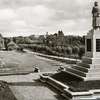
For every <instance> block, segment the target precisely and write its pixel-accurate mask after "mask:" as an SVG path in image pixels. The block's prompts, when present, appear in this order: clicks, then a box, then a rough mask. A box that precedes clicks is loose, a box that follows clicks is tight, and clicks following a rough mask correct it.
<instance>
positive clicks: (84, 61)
mask: <svg viewBox="0 0 100 100" xmlns="http://www.w3.org/2000/svg"><path fill="white" fill-rule="evenodd" d="M82 62H83V63H85V64H92V58H88V57H83V58H82Z"/></svg>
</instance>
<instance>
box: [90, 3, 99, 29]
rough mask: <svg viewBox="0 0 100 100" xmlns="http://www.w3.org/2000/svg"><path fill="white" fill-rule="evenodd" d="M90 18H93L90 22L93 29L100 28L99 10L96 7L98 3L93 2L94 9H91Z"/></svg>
mask: <svg viewBox="0 0 100 100" xmlns="http://www.w3.org/2000/svg"><path fill="white" fill-rule="evenodd" d="M92 16H93V21H92V26H93V29H97V28H100V8H99V6H98V2H94V7H93V9H92Z"/></svg>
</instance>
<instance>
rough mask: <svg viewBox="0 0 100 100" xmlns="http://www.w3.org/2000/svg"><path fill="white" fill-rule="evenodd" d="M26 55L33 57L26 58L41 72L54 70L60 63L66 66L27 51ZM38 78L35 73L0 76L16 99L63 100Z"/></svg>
mask: <svg viewBox="0 0 100 100" xmlns="http://www.w3.org/2000/svg"><path fill="white" fill-rule="evenodd" d="M28 55H30V57H34V58H33V60H32V59H31V62H30V59H29V58H28V59H29V62H30V63H32V64H34V65H37V66H38V67H39V68H40V71H41V72H51V71H55V70H56V69H57V68H58V67H59V66H60V65H63V66H67V65H66V64H65V63H61V62H58V61H53V60H50V59H46V58H43V57H40V56H37V55H36V54H33V53H31V52H28ZM27 62H28V61H27ZM23 63H24V62H23ZM29 68H30V67H29ZM27 69H28V68H27ZM38 78H39V74H37V73H30V74H27V75H9V76H0V80H5V81H7V82H8V83H9V86H10V88H11V90H12V92H13V94H14V95H15V97H16V98H17V99H18V100H64V98H63V97H61V96H59V95H58V94H57V93H56V92H55V90H53V89H52V88H49V87H48V86H47V85H45V84H43V83H40V82H38V81H36V79H38Z"/></svg>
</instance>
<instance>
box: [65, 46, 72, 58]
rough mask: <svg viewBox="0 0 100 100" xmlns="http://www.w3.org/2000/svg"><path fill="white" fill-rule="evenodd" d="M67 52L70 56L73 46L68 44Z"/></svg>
mask: <svg viewBox="0 0 100 100" xmlns="http://www.w3.org/2000/svg"><path fill="white" fill-rule="evenodd" d="M66 52H67V54H68V55H69V57H70V55H71V54H72V48H71V47H70V46H68V47H67V49H66Z"/></svg>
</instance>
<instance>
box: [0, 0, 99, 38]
mask: <svg viewBox="0 0 100 100" xmlns="http://www.w3.org/2000/svg"><path fill="white" fill-rule="evenodd" d="M97 1H99V0H97ZM93 2H94V0H0V32H1V34H2V35H3V36H6V37H12V36H28V35H31V34H35V35H39V34H44V35H45V34H46V32H49V33H56V32H57V31H58V30H62V31H63V32H64V33H65V35H84V34H86V33H87V32H88V31H89V30H90V29H91V28H92V26H91V23H92V21H91V18H92V15H91V9H92V6H93Z"/></svg>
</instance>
